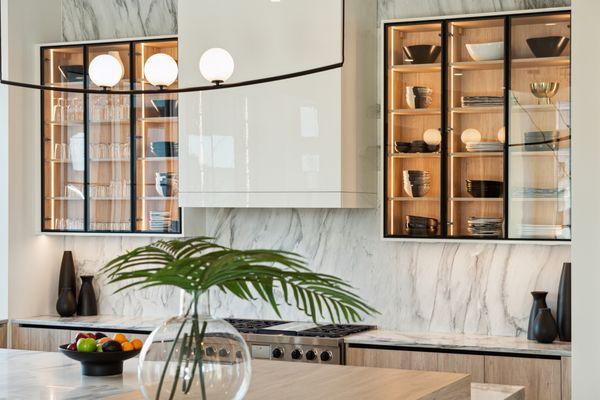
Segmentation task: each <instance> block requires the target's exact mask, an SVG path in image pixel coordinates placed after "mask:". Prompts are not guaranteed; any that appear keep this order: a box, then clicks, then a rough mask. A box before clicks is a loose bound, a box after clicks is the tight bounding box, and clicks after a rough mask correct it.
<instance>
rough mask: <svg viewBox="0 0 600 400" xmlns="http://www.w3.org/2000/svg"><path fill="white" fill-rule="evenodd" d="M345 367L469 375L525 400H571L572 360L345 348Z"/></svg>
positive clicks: (474, 379)
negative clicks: (516, 390)
mask: <svg viewBox="0 0 600 400" xmlns="http://www.w3.org/2000/svg"><path fill="white" fill-rule="evenodd" d="M346 364H347V365H352V366H360V367H376V368H377V367H379V368H401V369H410V370H429V371H439V372H457V373H466V374H471V379H472V382H476V383H495V384H502V385H512V386H524V387H525V398H526V400H571V359H570V357H563V358H562V360H561V359H559V358H534V357H522V356H521V357H520V356H518V355H515V356H510V355H506V356H504V355H502V356H500V355H493V354H489V355H488V354H462V353H451V352H436V351H432V350H427V351H418V350H417V351H413V350H394V349H380V348H364V347H352V346H348V347H347V350H346Z"/></svg>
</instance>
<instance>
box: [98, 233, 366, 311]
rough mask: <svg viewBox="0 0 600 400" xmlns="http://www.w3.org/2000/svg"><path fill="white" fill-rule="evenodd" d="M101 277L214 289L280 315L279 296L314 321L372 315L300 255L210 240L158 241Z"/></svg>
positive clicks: (129, 254) (115, 262)
mask: <svg viewBox="0 0 600 400" xmlns="http://www.w3.org/2000/svg"><path fill="white" fill-rule="evenodd" d="M102 272H103V273H104V274H106V275H107V277H108V280H109V283H125V286H123V287H121V288H120V289H118V290H117V291H122V290H127V289H129V288H132V287H140V288H149V287H154V286H175V287H178V288H181V289H183V290H185V291H187V292H189V293H192V294H197V293H205V292H206V291H208V290H209V289H211V288H213V287H217V288H219V289H220V290H221V291H222V292H224V293H230V294H232V295H234V296H236V297H238V298H240V299H242V300H248V301H253V300H255V299H257V298H260V299H262V300H264V301H266V302H267V303H269V304H270V305H271V307H272V308H273V310H274V311H275V313H276V314H277V315H279V316H281V311H280V307H281V304H279V302H278V300H277V299H278V296H277V295H278V293H279V291H281V297H282V300H283V302H284V303H285V304H287V305H295V306H296V307H297V308H298V309H300V310H301V311H303V312H304V313H306V315H307V316H309V317H310V318H312V319H313V320H314V321H316V320H317V319H319V318H323V319H327V318H328V319H329V320H331V321H332V322H341V321H342V320H345V321H348V322H357V321H360V319H361V315H373V314H375V313H377V311H376V310H375V309H374V308H372V307H370V306H369V305H368V304H367V303H366V302H365V301H364V300H363V299H361V298H360V297H359V296H358V295H357V294H356V293H355V292H354V288H353V287H352V286H350V285H349V284H348V283H346V282H344V281H343V280H342V279H340V278H338V277H335V276H333V275H327V274H320V273H316V272H312V271H311V270H310V269H309V268H308V267H307V265H306V261H305V260H304V258H302V257H301V256H300V255H298V254H295V253H290V252H286V251H276V250H247V251H242V250H234V249H229V248H226V247H223V246H219V245H217V244H215V243H214V241H213V240H212V239H210V238H207V237H198V238H191V239H185V240H171V241H159V242H156V243H153V244H150V245H148V246H143V247H140V248H137V249H134V250H131V251H129V252H127V253H126V254H124V255H122V256H120V257H117V258H115V259H114V260H112V261H110V262H109V263H108V264H107V265H106V266H105V267H104V268H103V269H102Z"/></svg>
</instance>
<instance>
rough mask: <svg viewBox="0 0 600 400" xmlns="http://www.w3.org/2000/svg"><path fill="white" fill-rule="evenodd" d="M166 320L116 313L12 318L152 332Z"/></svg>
mask: <svg viewBox="0 0 600 400" xmlns="http://www.w3.org/2000/svg"><path fill="white" fill-rule="evenodd" d="M163 322H164V319H163V318H144V317H117V316H114V315H97V316H93V317H71V318H63V317H57V316H51V315H45V316H39V317H31V318H19V319H14V320H12V323H14V324H25V325H38V326H47V327H60V328H72V327H76V328H86V329H89V330H102V329H115V330H128V331H140V332H152V331H153V330H154V329H156V328H157V327H158V326H160V325H161V324H162V323H163Z"/></svg>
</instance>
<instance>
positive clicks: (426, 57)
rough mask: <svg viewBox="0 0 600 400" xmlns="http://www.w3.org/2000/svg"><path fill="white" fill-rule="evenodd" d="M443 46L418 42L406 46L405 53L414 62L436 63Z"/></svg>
mask: <svg viewBox="0 0 600 400" xmlns="http://www.w3.org/2000/svg"><path fill="white" fill-rule="evenodd" d="M441 51H442V48H441V47H440V46H434V45H429V44H418V45H415V46H404V54H405V55H406V57H407V58H409V59H411V60H412V63H413V64H430V63H434V62H435V60H437V58H438V56H439V55H440V53H441Z"/></svg>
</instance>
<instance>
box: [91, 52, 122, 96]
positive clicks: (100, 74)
mask: <svg viewBox="0 0 600 400" xmlns="http://www.w3.org/2000/svg"><path fill="white" fill-rule="evenodd" d="M89 74H90V79H91V80H92V82H94V84H95V85H96V86H98V87H101V88H102V89H104V90H108V89H110V88H112V87H114V86H116V85H117V84H118V83H119V82H120V81H121V79H122V78H123V76H124V75H125V70H124V69H123V65H122V64H121V63H120V62H119V60H117V59H116V57H114V56H111V55H109V54H101V55H99V56H97V57H96V58H94V59H93V60H92V62H91V63H90V67H89Z"/></svg>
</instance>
